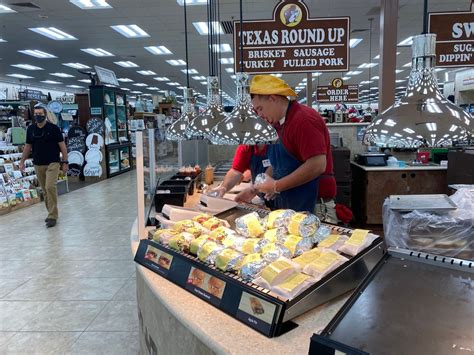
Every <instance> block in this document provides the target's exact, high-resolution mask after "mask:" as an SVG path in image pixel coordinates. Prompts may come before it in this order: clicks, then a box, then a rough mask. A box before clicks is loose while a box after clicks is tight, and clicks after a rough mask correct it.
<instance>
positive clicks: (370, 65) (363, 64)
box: [358, 63, 378, 69]
mask: <svg viewBox="0 0 474 355" xmlns="http://www.w3.org/2000/svg"><path fill="white" fill-rule="evenodd" d="M377 65H378V63H362V64H361V65H359V66H358V68H360V69H365V68H373V67H375V66H377Z"/></svg>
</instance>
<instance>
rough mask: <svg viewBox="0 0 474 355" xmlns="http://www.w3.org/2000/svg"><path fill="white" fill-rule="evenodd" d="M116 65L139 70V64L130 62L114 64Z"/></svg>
mask: <svg viewBox="0 0 474 355" xmlns="http://www.w3.org/2000/svg"><path fill="white" fill-rule="evenodd" d="M114 63H115V64H117V65H120V66H121V67H124V68H137V67H138V64H135V63H134V62H131V61H129V60H127V61H124V60H122V61H120V62H114Z"/></svg>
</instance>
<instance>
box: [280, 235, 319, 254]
mask: <svg viewBox="0 0 474 355" xmlns="http://www.w3.org/2000/svg"><path fill="white" fill-rule="evenodd" d="M280 243H282V244H283V245H284V246H285V247H287V248H288V250H289V251H290V252H291V257H292V258H294V257H295V256H299V255H301V254H303V253H304V252H305V251H307V250H311V249H312V248H313V239H312V238H301V237H298V236H296V235H288V236H287V237H286V238H284V239H280Z"/></svg>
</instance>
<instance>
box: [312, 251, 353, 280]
mask: <svg viewBox="0 0 474 355" xmlns="http://www.w3.org/2000/svg"><path fill="white" fill-rule="evenodd" d="M348 260H349V259H347V258H345V257H343V256H342V255H340V254H338V253H336V252H335V251H333V250H321V254H320V255H319V257H318V258H317V259H316V260H314V261H312V262H310V263H309V264H307V265H306V266H305V267H304V269H303V272H304V273H305V274H308V275H311V276H313V277H314V279H315V280H316V281H319V280H321V279H322V278H323V277H324V276H326V275H327V274H329V273H330V272H331V271H333V270H335V269H337V268H338V267H339V266H341V265H342V264H344V263H345V262H346V261H348Z"/></svg>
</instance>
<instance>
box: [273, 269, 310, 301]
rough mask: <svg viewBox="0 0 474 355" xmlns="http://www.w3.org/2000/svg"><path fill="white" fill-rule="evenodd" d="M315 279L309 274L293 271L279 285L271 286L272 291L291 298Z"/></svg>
mask: <svg viewBox="0 0 474 355" xmlns="http://www.w3.org/2000/svg"><path fill="white" fill-rule="evenodd" d="M315 282H316V281H315V280H314V279H312V278H311V277H310V276H308V275H306V274H303V273H301V272H299V273H294V274H292V275H290V276H289V277H288V278H287V279H286V280H284V281H283V282H282V283H280V284H279V285H277V286H275V287H273V288H272V291H273V292H275V293H276V294H277V295H280V296H282V297H285V298H287V299H292V298H293V297H295V296H296V295H298V294H300V293H301V292H303V291H304V290H306V289H307V288H308V287H310V286H311V285H312V284H314V283H315Z"/></svg>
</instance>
